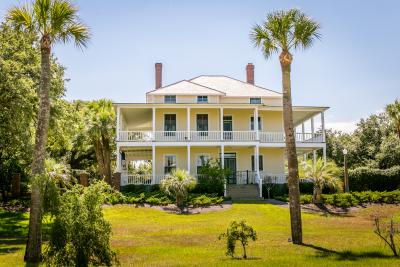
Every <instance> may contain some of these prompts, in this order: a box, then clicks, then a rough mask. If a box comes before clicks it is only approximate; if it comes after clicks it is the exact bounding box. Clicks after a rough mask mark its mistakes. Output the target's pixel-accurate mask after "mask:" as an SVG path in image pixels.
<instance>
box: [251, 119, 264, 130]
mask: <svg viewBox="0 0 400 267" xmlns="http://www.w3.org/2000/svg"><path fill="white" fill-rule="evenodd" d="M261 128H262V127H261V117H258V130H259V131H261ZM250 130H252V131H254V117H251V118H250Z"/></svg>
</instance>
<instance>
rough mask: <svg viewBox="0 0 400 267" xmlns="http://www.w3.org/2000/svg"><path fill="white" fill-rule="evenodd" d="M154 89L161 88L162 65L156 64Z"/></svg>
mask: <svg viewBox="0 0 400 267" xmlns="http://www.w3.org/2000/svg"><path fill="white" fill-rule="evenodd" d="M155 67H156V89H158V88H161V86H162V63H156V65H155Z"/></svg>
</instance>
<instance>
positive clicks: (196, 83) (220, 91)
mask: <svg viewBox="0 0 400 267" xmlns="http://www.w3.org/2000/svg"><path fill="white" fill-rule="evenodd" d="M188 82H190V83H193V84H195V85H198V86H201V87H204V88H207V89H210V90H213V91H216V92H219V93H221V94H224V95H226V93H225V92H222V91H220V90H217V89H214V88H211V87H208V86H205V85H202V84H199V83H195V82H192V80H189V81H188Z"/></svg>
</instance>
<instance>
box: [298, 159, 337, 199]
mask: <svg viewBox="0 0 400 267" xmlns="http://www.w3.org/2000/svg"><path fill="white" fill-rule="evenodd" d="M339 173H340V170H339V168H338V167H337V166H336V164H335V163H334V162H332V161H328V162H327V163H325V162H324V160H323V159H321V158H319V159H318V160H317V161H316V162H315V164H314V163H313V160H307V161H303V162H302V163H301V168H300V171H299V176H300V178H301V179H303V180H311V181H312V182H313V183H314V192H313V202H314V203H316V204H318V203H321V200H322V199H321V195H322V189H324V187H325V186H327V187H330V188H333V189H336V190H338V191H342V190H343V182H342V180H341V179H340V178H339Z"/></svg>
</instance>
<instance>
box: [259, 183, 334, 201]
mask: <svg viewBox="0 0 400 267" xmlns="http://www.w3.org/2000/svg"><path fill="white" fill-rule="evenodd" d="M299 186H300V193H301V194H312V193H313V190H314V183H311V182H300V184H299ZM323 193H325V194H328V193H334V192H332V190H331V189H330V188H324V190H323ZM287 194H289V188H288V185H287V183H285V184H275V185H274V186H273V187H272V189H271V190H270V197H271V198H275V197H277V196H284V195H287ZM263 197H264V198H268V191H267V186H266V185H263Z"/></svg>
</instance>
